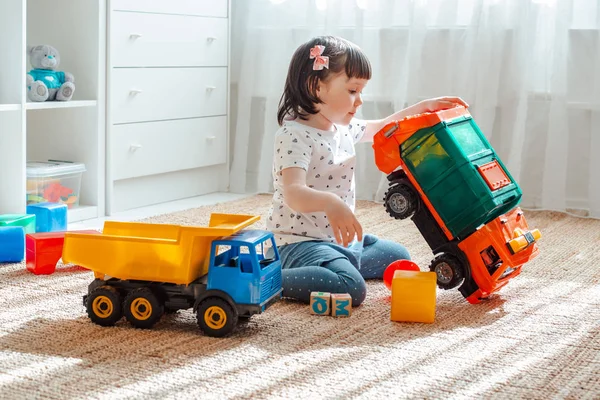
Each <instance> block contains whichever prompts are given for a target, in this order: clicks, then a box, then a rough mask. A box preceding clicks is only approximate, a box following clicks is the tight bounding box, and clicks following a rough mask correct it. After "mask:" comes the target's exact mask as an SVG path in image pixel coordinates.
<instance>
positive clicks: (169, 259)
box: [62, 214, 282, 337]
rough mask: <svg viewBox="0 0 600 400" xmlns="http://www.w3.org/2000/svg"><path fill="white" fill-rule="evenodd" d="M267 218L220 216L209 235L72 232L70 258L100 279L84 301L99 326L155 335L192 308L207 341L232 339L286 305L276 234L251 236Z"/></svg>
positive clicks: (170, 230) (147, 228)
mask: <svg viewBox="0 0 600 400" xmlns="http://www.w3.org/2000/svg"><path fill="white" fill-rule="evenodd" d="M259 218H260V217H258V216H251V215H236V214H212V215H211V218H210V222H209V226H207V227H194V226H180V225H166V224H148V223H133V222H115V221H107V222H105V224H104V229H103V231H102V234H85V233H75V232H67V233H66V235H65V242H64V247H63V256H62V258H63V262H65V263H72V264H77V265H80V266H82V267H84V268H87V269H90V270H92V271H93V272H94V277H95V279H94V281H93V282H92V283H91V284H90V285H89V287H88V293H87V295H85V296H84V300H83V301H84V306H85V307H86V309H87V312H88V316H89V317H90V319H91V320H92V321H93V322H95V323H97V324H99V325H103V326H110V325H114V324H115V323H116V322H118V321H119V320H120V319H121V317H122V316H123V315H124V316H125V318H126V319H127V320H128V321H129V322H130V323H131V324H132V325H134V326H136V327H138V328H150V327H152V326H153V325H154V324H156V323H157V322H158V321H159V319H160V318H161V316H162V315H163V314H164V313H165V312H175V311H177V310H180V309H189V308H192V309H193V310H194V311H195V312H196V316H197V320H198V325H199V327H200V329H201V330H202V331H203V332H204V333H205V334H207V335H209V336H216V337H220V336H225V335H227V334H228V333H230V332H231V331H232V330H233V329H234V327H235V326H236V325H237V322H238V319H240V318H249V317H251V316H252V315H254V314H258V313H262V312H263V311H265V310H266V309H267V308H268V307H269V306H271V305H272V304H273V303H274V302H275V301H277V300H278V299H279V298H281V293H282V288H281V262H280V260H279V253H278V251H277V247H276V245H275V240H274V237H273V234H272V233H271V232H268V231H263V230H251V229H244V228H245V227H247V226H249V225H251V224H253V223H254V222H256V221H257V220H258V219H259ZM269 248H272V249H273V250H274V251H273V253H274V254H273V256H272V257H270V258H266V257H265V254H267V250H268V249H269Z"/></svg>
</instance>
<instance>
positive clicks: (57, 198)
mask: <svg viewBox="0 0 600 400" xmlns="http://www.w3.org/2000/svg"><path fill="white" fill-rule="evenodd" d="M83 172H85V165H84V164H81V163H75V162H68V161H54V160H49V161H45V162H40V161H31V162H28V163H27V204H34V203H42V202H51V203H60V204H66V205H67V207H68V208H73V207H77V206H78V205H79V191H80V188H81V175H82V174H83Z"/></svg>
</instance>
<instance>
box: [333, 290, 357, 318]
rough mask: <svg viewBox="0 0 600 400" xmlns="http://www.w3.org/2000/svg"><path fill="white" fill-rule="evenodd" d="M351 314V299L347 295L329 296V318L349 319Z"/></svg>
mask: <svg viewBox="0 0 600 400" xmlns="http://www.w3.org/2000/svg"><path fill="white" fill-rule="evenodd" d="M351 314H352V297H351V296H350V295H349V294H348V293H332V294H331V316H333V317H349V316H350V315H351Z"/></svg>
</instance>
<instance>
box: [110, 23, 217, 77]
mask: <svg viewBox="0 0 600 400" xmlns="http://www.w3.org/2000/svg"><path fill="white" fill-rule="evenodd" d="M111 26H112V29H111V43H110V48H111V63H112V65H113V66H114V67H188V66H189V67H196V66H209V67H223V66H227V20H226V19H224V18H206V17H191V16H186V15H165V14H147V13H132V12H114V13H113V14H112V21H111Z"/></svg>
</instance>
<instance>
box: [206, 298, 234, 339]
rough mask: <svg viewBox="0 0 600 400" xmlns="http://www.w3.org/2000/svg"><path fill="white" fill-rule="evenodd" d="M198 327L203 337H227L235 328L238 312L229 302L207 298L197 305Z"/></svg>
mask: <svg viewBox="0 0 600 400" xmlns="http://www.w3.org/2000/svg"><path fill="white" fill-rule="evenodd" d="M196 316H197V318H198V326H199V327H200V330H201V331H202V332H204V334H205V335H208V336H212V337H223V336H227V335H228V334H229V333H231V331H233V329H234V328H235V327H236V325H237V322H238V312H237V309H236V308H235V307H232V306H231V305H230V304H229V302H227V301H226V300H225V299H222V298H219V297H207V298H205V299H204V300H202V301H201V302H200V304H198V309H197V312H196Z"/></svg>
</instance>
